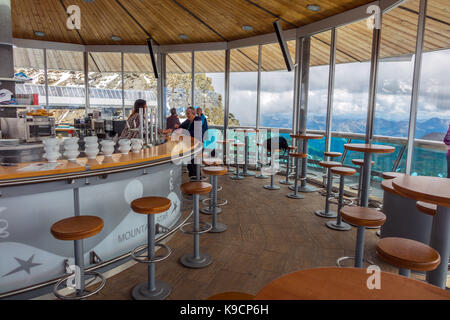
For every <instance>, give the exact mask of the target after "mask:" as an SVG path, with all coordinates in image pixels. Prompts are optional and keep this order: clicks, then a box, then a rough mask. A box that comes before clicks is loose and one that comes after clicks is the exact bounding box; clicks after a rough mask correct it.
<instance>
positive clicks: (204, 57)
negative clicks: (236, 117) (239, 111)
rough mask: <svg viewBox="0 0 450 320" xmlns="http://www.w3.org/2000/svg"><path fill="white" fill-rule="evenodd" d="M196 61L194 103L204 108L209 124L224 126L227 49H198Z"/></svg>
mask: <svg viewBox="0 0 450 320" xmlns="http://www.w3.org/2000/svg"><path fill="white" fill-rule="evenodd" d="M194 61H195V95H194V105H195V106H196V107H201V108H202V110H203V113H204V114H205V116H206V117H207V119H208V124H210V125H216V126H223V125H224V124H223V121H224V99H223V98H224V94H225V51H198V52H195V59H194Z"/></svg>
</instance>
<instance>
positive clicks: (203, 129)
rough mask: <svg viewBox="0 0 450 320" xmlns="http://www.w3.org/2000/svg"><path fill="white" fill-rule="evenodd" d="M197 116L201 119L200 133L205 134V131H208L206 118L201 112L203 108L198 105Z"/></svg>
mask: <svg viewBox="0 0 450 320" xmlns="http://www.w3.org/2000/svg"><path fill="white" fill-rule="evenodd" d="M196 111H197V116H198V117H200V118H201V119H202V134H205V132H206V131H208V120H207V119H206V116H205V115H204V114H203V110H202V108H200V107H197V110H196Z"/></svg>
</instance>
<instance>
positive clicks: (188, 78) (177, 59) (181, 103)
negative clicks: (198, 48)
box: [166, 52, 192, 122]
mask: <svg viewBox="0 0 450 320" xmlns="http://www.w3.org/2000/svg"><path fill="white" fill-rule="evenodd" d="M166 69H167V72H166V86H167V89H166V101H167V110H166V114H167V115H169V114H170V109H172V108H175V109H176V110H177V113H178V115H179V117H180V122H183V121H184V120H186V117H185V112H186V108H187V107H189V106H191V104H192V100H191V95H192V92H191V90H192V75H191V70H192V55H191V53H190V52H181V53H170V54H168V55H167V56H166Z"/></svg>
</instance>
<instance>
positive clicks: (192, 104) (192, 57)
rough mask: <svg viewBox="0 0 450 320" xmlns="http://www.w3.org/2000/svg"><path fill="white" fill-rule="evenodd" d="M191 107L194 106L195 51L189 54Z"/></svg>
mask: <svg viewBox="0 0 450 320" xmlns="http://www.w3.org/2000/svg"><path fill="white" fill-rule="evenodd" d="M191 106H192V107H194V106H195V51H192V53H191Z"/></svg>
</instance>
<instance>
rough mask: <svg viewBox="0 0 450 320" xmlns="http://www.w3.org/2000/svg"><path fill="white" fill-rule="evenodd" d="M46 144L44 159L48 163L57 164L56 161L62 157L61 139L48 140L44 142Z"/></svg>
mask: <svg viewBox="0 0 450 320" xmlns="http://www.w3.org/2000/svg"><path fill="white" fill-rule="evenodd" d="M42 143H43V144H44V151H45V154H44V158H46V159H47V160H48V162H56V160H57V159H58V158H59V157H60V156H61V154H60V153H59V139H58V138H47V139H45V140H43V141H42Z"/></svg>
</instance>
